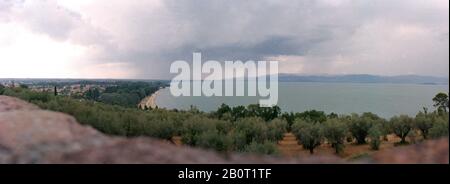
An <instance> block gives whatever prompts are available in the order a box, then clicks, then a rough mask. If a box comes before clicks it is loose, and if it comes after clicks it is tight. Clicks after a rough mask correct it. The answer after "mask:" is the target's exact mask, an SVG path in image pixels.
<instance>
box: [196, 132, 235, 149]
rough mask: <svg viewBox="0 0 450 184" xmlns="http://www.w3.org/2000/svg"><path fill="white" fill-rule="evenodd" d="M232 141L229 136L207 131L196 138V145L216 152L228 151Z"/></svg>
mask: <svg viewBox="0 0 450 184" xmlns="http://www.w3.org/2000/svg"><path fill="white" fill-rule="evenodd" d="M231 144H232V140H231V138H230V137H229V136H227V135H225V134H222V133H219V132H218V131H217V130H208V131H206V132H203V133H201V134H200V135H199V136H198V140H197V145H198V146H200V147H204V148H210V149H214V150H216V151H228V150H230V148H231Z"/></svg>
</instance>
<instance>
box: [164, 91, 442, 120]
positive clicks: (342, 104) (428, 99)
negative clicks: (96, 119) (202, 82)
mask: <svg viewBox="0 0 450 184" xmlns="http://www.w3.org/2000/svg"><path fill="white" fill-rule="evenodd" d="M448 91H449V88H448V85H421V84H381V83H308V82H280V83H279V98H278V106H280V107H281V109H282V110H283V112H290V111H293V112H303V111H306V110H312V109H315V110H320V111H325V112H326V113H331V112H335V113H338V114H350V113H363V112H373V113H376V114H378V115H379V116H381V117H384V118H390V117H392V116H394V115H399V114H407V115H410V116H415V114H416V113H417V112H418V111H420V110H422V107H428V108H429V109H430V110H432V109H434V107H433V102H432V98H433V97H434V96H435V95H436V94H437V93H438V92H445V93H448ZM259 99H260V98H259V97H174V96H172V94H171V93H170V90H169V88H165V89H162V90H161V91H160V93H159V94H158V96H157V98H156V104H157V105H158V107H160V108H167V109H174V108H176V109H189V108H190V106H191V105H194V106H196V107H197V108H199V109H200V110H202V111H205V112H210V111H214V110H217V108H218V107H219V106H220V104H222V103H225V104H228V105H230V106H237V105H245V106H246V105H248V104H255V103H257V102H258V100H259Z"/></svg>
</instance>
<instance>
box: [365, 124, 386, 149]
mask: <svg viewBox="0 0 450 184" xmlns="http://www.w3.org/2000/svg"><path fill="white" fill-rule="evenodd" d="M368 136H369V138H370V143H369V144H370V148H371V149H372V150H378V149H379V148H380V144H381V140H380V138H381V136H383V133H382V127H381V125H375V126H372V128H370V130H369V134H368Z"/></svg>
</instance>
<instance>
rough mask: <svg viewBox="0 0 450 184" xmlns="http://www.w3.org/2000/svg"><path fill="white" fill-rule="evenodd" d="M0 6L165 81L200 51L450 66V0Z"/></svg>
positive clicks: (417, 68)
mask: <svg viewBox="0 0 450 184" xmlns="http://www.w3.org/2000/svg"><path fill="white" fill-rule="evenodd" d="M5 2H6V3H5ZM12 2H14V3H12ZM2 10H4V11H2ZM7 10H8V11H7ZM0 12H3V13H0V21H2V17H3V19H5V20H6V18H5V17H9V18H8V19H9V21H11V20H12V21H17V22H21V23H23V24H24V25H26V26H27V27H29V29H31V30H32V31H35V32H37V33H41V34H46V35H48V36H50V37H52V38H54V39H55V40H59V41H70V42H73V43H75V44H79V45H84V46H89V48H90V49H89V51H88V52H87V54H86V56H85V57H83V58H82V59H85V60H89V61H92V62H93V63H114V62H126V63H129V64H131V66H133V67H135V68H136V69H137V71H135V72H138V73H137V74H136V76H137V77H139V78H167V77H169V74H168V73H169V72H168V71H169V66H170V63H171V62H172V61H175V60H180V59H182V60H191V57H192V52H194V51H201V52H202V53H203V55H204V56H205V59H214V60H225V59H233V60H237V59H240V60H247V59H252V60H259V59H267V58H277V57H278V58H288V59H287V60H289V61H282V65H284V66H283V67H282V68H302V70H297V69H295V70H292V71H295V72H301V73H307V74H314V73H329V74H341V73H369V74H381V75H394V74H421V75H439V76H447V75H448V72H449V71H448V65H449V63H448V60H449V54H448V49H449V39H448V27H449V25H448V22H449V20H448V13H449V9H448V1H446V0H430V1H420V0H395V1H391V0H389V1H388V0H378V1H353V0H314V1H313V0H302V1H297V0H285V1H276V0H257V1H256V0H255V1H227V0H216V1H201V0H190V1H175V0H165V1H159V0H149V1H137V0H130V1H119V0H117V1H116V0H113V1H111V0H108V1H107V0H99V1H94V2H93V3H92V4H88V5H85V6H83V7H82V8H79V9H71V8H70V7H65V6H61V5H59V4H58V2H55V1H34V2H29V1H8V0H7V1H4V2H1V3H0ZM5 12H6V13H5ZM299 58H301V61H295V60H297V59H299ZM291 60H294V61H291ZM283 62H284V63H283ZM281 72H290V71H281Z"/></svg>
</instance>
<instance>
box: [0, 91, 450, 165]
mask: <svg viewBox="0 0 450 184" xmlns="http://www.w3.org/2000/svg"><path fill="white" fill-rule="evenodd" d="M448 151H449V150H448V138H447V139H442V140H438V141H429V142H426V143H424V144H421V145H414V146H408V147H403V148H398V150H397V149H395V150H392V151H386V152H380V153H379V154H376V155H375V156H374V157H373V159H372V161H373V162H375V163H411V162H413V163H448V155H449V153H448ZM444 157H446V159H445V158H444ZM0 163H344V161H343V160H341V159H340V158H338V157H334V156H321V157H317V156H308V157H304V158H280V157H271V156H256V155H245V154H237V153H230V154H226V155H225V154H220V153H216V152H213V151H208V150H203V149H198V148H191V147H187V146H175V145H173V144H171V143H169V142H168V141H161V140H157V139H152V138H144V137H141V138H124V137H112V136H107V135H104V134H102V133H100V132H98V131H97V130H95V129H93V128H91V127H89V126H84V125H81V124H79V123H78V122H77V121H76V120H75V119H74V118H73V117H71V116H69V115H66V114H63V113H58V112H51V111H45V110H40V109H39V108H38V107H36V106H34V105H31V104H29V103H27V102H24V101H22V100H19V99H16V98H12V97H6V96H0Z"/></svg>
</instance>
